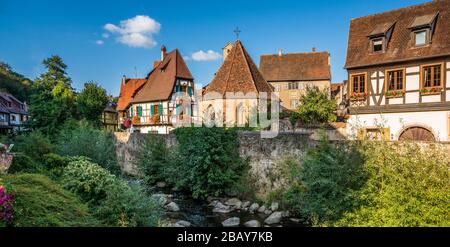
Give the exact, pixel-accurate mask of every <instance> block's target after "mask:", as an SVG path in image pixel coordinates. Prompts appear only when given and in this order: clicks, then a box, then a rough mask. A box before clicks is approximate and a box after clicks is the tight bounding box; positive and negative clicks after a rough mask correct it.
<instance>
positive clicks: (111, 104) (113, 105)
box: [103, 102, 117, 113]
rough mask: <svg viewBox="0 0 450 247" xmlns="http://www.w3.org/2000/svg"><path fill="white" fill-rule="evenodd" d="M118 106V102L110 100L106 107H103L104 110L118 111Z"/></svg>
mask: <svg viewBox="0 0 450 247" xmlns="http://www.w3.org/2000/svg"><path fill="white" fill-rule="evenodd" d="M116 108H117V104H116V103H113V102H109V103H108V104H107V105H106V107H105V109H103V111H104V112H112V113H117V110H116Z"/></svg>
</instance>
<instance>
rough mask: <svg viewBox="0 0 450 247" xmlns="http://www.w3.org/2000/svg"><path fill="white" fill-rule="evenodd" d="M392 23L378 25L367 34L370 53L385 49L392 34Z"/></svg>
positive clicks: (381, 51)
mask: <svg viewBox="0 0 450 247" xmlns="http://www.w3.org/2000/svg"><path fill="white" fill-rule="evenodd" d="M394 25H395V23H392V22H389V23H384V24H381V25H378V26H376V27H375V29H374V30H373V31H372V32H371V33H370V34H369V35H368V37H369V39H370V42H371V43H370V44H371V52H372V53H383V52H384V51H386V48H387V45H388V43H389V40H390V39H391V36H392V30H393V29H394Z"/></svg>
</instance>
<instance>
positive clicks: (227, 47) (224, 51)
mask: <svg viewBox="0 0 450 247" xmlns="http://www.w3.org/2000/svg"><path fill="white" fill-rule="evenodd" d="M231 48H233V44H231V43H228V44H226V45H225V47H224V48H222V50H223V61H225V59H226V58H227V56H228V54H229V53H230V51H231Z"/></svg>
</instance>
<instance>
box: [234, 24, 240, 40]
mask: <svg viewBox="0 0 450 247" xmlns="http://www.w3.org/2000/svg"><path fill="white" fill-rule="evenodd" d="M233 32H234V34H235V35H236V39H237V40H238V39H239V33H240V32H241V30H239V27H236V29H234V31H233Z"/></svg>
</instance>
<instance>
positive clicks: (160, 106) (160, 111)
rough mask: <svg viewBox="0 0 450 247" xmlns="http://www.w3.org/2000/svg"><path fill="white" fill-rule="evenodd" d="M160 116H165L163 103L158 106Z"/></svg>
mask: <svg viewBox="0 0 450 247" xmlns="http://www.w3.org/2000/svg"><path fill="white" fill-rule="evenodd" d="M158 114H159V115H160V116H162V115H163V105H162V103H159V105H158Z"/></svg>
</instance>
